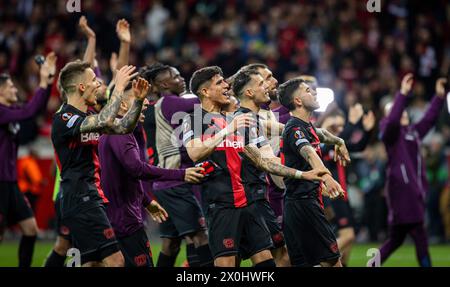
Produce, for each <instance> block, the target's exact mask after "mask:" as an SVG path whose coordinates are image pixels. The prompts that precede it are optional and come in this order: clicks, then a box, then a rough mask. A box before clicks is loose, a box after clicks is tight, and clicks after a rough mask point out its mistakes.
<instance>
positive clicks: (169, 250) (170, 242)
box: [161, 238, 181, 256]
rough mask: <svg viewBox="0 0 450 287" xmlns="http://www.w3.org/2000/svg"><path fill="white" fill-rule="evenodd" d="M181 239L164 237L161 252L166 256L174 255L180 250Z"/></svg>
mask: <svg viewBox="0 0 450 287" xmlns="http://www.w3.org/2000/svg"><path fill="white" fill-rule="evenodd" d="M180 246H181V239H178V238H164V239H163V244H162V248H161V252H162V253H164V254H165V255H167V256H175V255H177V254H178V252H180Z"/></svg>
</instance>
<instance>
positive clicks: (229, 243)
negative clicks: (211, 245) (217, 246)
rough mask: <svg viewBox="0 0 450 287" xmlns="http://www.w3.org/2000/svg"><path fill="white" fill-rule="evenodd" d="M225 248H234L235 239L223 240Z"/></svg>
mask: <svg viewBox="0 0 450 287" xmlns="http://www.w3.org/2000/svg"><path fill="white" fill-rule="evenodd" d="M223 246H225V248H227V249H230V248H233V247H234V240H233V238H225V239H224V240H223Z"/></svg>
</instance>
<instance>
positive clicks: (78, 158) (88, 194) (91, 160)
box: [51, 104, 108, 217]
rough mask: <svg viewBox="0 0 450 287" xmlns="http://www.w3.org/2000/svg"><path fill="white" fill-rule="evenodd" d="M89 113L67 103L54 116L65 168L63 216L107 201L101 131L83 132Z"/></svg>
mask: <svg viewBox="0 0 450 287" xmlns="http://www.w3.org/2000/svg"><path fill="white" fill-rule="evenodd" d="M87 116H88V115H87V114H86V113H84V112H82V111H80V110H78V109H77V108H75V107H73V106H71V105H69V104H65V105H64V106H63V107H62V108H61V109H60V111H58V112H57V113H56V114H55V115H54V117H53V124H52V135H51V137H52V142H53V147H54V149H55V154H56V162H57V164H58V167H59V169H60V171H61V186H60V197H61V204H62V206H61V207H62V209H61V211H62V216H63V217H66V216H69V215H70V214H72V213H73V212H80V211H82V210H86V209H89V208H91V207H93V206H98V205H100V204H102V202H103V203H107V202H108V200H107V199H106V197H105V196H104V194H103V191H102V189H101V186H100V165H99V160H98V139H99V137H100V134H99V133H97V132H91V133H81V131H80V127H81V123H82V122H83V121H84V119H85V118H86V117H87Z"/></svg>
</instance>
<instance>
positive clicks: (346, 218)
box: [331, 198, 355, 230]
mask: <svg viewBox="0 0 450 287" xmlns="http://www.w3.org/2000/svg"><path fill="white" fill-rule="evenodd" d="M331 207H332V208H333V213H334V218H333V220H332V223H333V225H335V226H336V228H337V229H338V230H339V229H343V228H348V227H354V223H355V221H354V218H353V211H352V208H351V207H350V203H349V202H348V200H344V199H341V198H339V199H336V200H333V201H331Z"/></svg>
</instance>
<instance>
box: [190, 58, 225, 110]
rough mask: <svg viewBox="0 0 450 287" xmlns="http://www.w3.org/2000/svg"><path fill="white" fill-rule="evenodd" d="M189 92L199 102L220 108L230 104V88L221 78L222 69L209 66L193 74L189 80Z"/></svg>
mask: <svg viewBox="0 0 450 287" xmlns="http://www.w3.org/2000/svg"><path fill="white" fill-rule="evenodd" d="M189 86H190V90H191V92H192V93H194V94H196V95H197V96H198V97H199V98H200V101H201V102H202V103H203V102H204V101H209V102H211V103H213V104H214V105H218V106H220V107H222V106H224V105H228V104H229V103H230V95H229V94H228V89H229V88H230V86H229V85H228V83H227V82H226V81H225V79H224V78H223V73H222V69H220V68H219V67H217V66H210V67H205V68H202V69H199V70H197V71H195V72H194V74H193V75H192V77H191V80H190V84H189Z"/></svg>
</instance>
